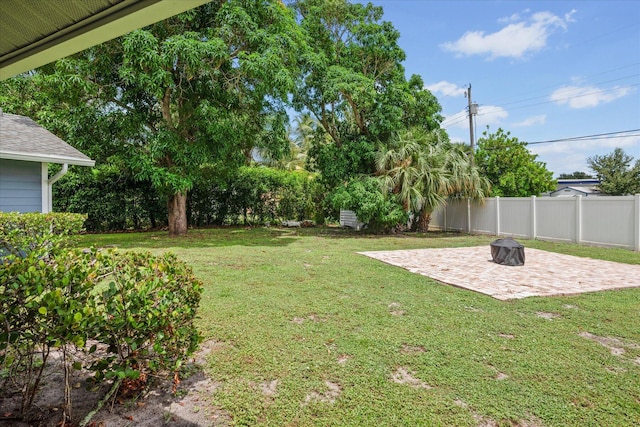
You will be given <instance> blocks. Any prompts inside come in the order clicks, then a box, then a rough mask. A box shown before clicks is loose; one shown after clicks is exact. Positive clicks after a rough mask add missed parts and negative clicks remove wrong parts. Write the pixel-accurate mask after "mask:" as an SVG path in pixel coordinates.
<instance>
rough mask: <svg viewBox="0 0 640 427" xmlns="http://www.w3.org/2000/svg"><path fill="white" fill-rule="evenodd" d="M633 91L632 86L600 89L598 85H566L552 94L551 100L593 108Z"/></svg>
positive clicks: (575, 106) (574, 106) (573, 106)
mask: <svg viewBox="0 0 640 427" xmlns="http://www.w3.org/2000/svg"><path fill="white" fill-rule="evenodd" d="M629 93H631V88H629V87H621V86H616V87H613V88H610V89H600V88H598V87H596V86H564V87H561V88H560V89H558V90H556V91H554V92H553V93H552V94H551V100H552V101H555V102H556V103H558V104H560V105H564V104H568V105H569V107H571V108H576V109H579V108H593V107H597V106H598V105H599V104H605V103H607V102H611V101H614V100H616V99H618V98H622V97H623V96H626V95H628V94H629Z"/></svg>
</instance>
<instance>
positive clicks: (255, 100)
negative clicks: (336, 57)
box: [36, 0, 302, 235]
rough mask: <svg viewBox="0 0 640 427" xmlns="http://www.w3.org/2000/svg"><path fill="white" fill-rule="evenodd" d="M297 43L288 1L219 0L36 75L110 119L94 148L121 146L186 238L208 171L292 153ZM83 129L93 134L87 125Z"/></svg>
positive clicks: (100, 118)
mask: <svg viewBox="0 0 640 427" xmlns="http://www.w3.org/2000/svg"><path fill="white" fill-rule="evenodd" d="M301 45H302V39H301V37H300V31H299V27H298V25H297V23H296V21H295V19H294V17H293V13H292V12H291V11H290V10H289V9H287V8H286V7H285V6H284V5H283V4H282V2H280V1H278V0H214V1H212V2H210V3H208V4H206V5H203V6H201V7H199V8H197V9H194V10H192V11H189V12H186V13H184V14H181V15H178V16H175V17H172V18H169V19H167V20H165V21H163V22H160V23H157V24H154V25H152V26H150V27H147V28H144V29H141V30H138V31H134V32H132V33H130V34H128V35H125V36H123V37H121V38H118V39H115V40H113V41H110V42H107V43H104V44H102V45H99V46H96V47H94V48H92V49H89V50H87V51H85V52H83V53H81V54H78V55H75V56H73V57H71V58H67V59H64V60H61V61H58V62H57V63H56V65H55V66H53V67H46V68H44V69H42V70H39V71H37V72H36V74H37V73H44V74H47V76H46V77H47V79H48V82H49V85H50V87H51V86H55V87H56V92H57V95H55V96H57V97H58V98H60V99H63V100H64V102H65V104H66V105H69V106H70V108H82V109H83V110H84V109H88V110H90V114H89V113H87V114H86V117H89V118H91V117H93V118H94V119H95V121H96V122H98V123H100V122H108V123H109V125H107V126H105V127H100V128H99V129H100V130H101V131H102V132H104V131H107V133H106V135H102V136H101V137H100V136H99V137H98V138H96V139H95V140H94V143H104V144H106V145H115V146H117V151H119V152H120V153H122V155H121V156H120V161H121V162H124V163H125V164H126V168H127V169H129V170H131V171H132V172H133V173H134V174H135V177H136V178H137V179H140V180H148V181H149V182H151V183H152V184H153V186H154V187H155V188H156V189H158V190H160V191H162V192H164V193H165V194H166V195H167V199H168V206H167V207H168V216H169V221H168V224H169V233H170V234H171V235H181V234H185V233H186V232H187V216H186V198H187V192H188V191H189V190H190V189H191V188H192V186H193V184H194V182H195V181H196V180H197V179H198V177H199V176H200V174H201V172H202V170H203V168H208V169H209V170H214V171H219V173H223V172H224V171H225V170H228V169H230V168H235V167H237V166H239V165H241V164H243V163H246V162H247V160H248V159H250V158H251V153H252V151H253V149H254V148H255V147H259V148H261V149H263V150H267V151H270V152H276V153H277V152H278V151H283V150H287V149H288V141H287V138H286V123H287V115H286V112H285V106H286V102H287V97H288V95H289V93H290V92H291V90H292V89H293V86H294V81H295V79H296V77H297V75H298V74H297V60H298V57H299V56H300V52H299V47H300V46H301ZM79 125H82V126H83V127H84V129H85V130H86V132H91V128H92V122H91V121H87V122H85V123H79ZM77 133H83V132H77Z"/></svg>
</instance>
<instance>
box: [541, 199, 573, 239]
mask: <svg viewBox="0 0 640 427" xmlns="http://www.w3.org/2000/svg"><path fill="white" fill-rule="evenodd" d="M536 208H537V209H536V237H538V238H540V239H547V240H560V241H565V242H576V241H577V235H576V214H577V205H576V198H574V197H540V198H538V199H537V200H536Z"/></svg>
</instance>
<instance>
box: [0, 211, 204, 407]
mask: <svg viewBox="0 0 640 427" xmlns="http://www.w3.org/2000/svg"><path fill="white" fill-rule="evenodd" d="M1 218H2V219H6V221H3V222H2V224H3V225H2V229H1V231H0V237H1V238H2V239H3V240H2V241H3V242H7V245H8V246H9V247H12V248H15V247H28V248H29V250H28V251H25V252H24V253H17V254H16V253H9V254H7V255H5V256H4V257H2V258H0V325H2V326H1V327H0V380H3V381H4V384H1V383H0V393H2V392H9V391H10V389H11V387H10V385H14V386H16V387H15V388H16V389H18V390H19V391H20V392H21V393H22V412H23V414H24V413H26V411H28V409H29V407H30V406H31V405H32V403H33V401H34V398H35V396H36V394H37V392H38V387H39V383H40V379H41V377H42V373H43V371H44V368H45V366H47V364H48V359H49V355H50V353H51V351H52V350H54V349H58V350H59V351H61V352H62V354H63V356H64V357H63V360H64V361H65V362H66V363H65V364H64V370H65V376H67V375H68V370H69V367H70V366H73V367H76V368H81V367H85V368H88V369H91V370H93V371H95V378H96V380H103V379H108V378H118V379H136V378H138V377H139V376H140V375H141V374H143V373H145V372H147V371H156V370H160V369H168V370H174V371H175V370H177V369H178V368H179V367H180V364H181V363H182V361H183V360H184V359H185V358H186V356H187V355H188V354H190V353H191V352H193V351H194V350H195V349H196V347H197V344H198V343H199V340H200V336H199V334H198V332H197V330H196V329H195V327H194V324H193V321H194V319H195V316H196V309H197V307H198V304H199V301H200V294H201V291H202V284H201V282H200V281H199V280H198V279H197V278H195V276H194V275H193V272H192V271H191V269H190V268H189V267H188V266H187V265H186V264H185V263H183V262H180V261H179V260H178V259H177V258H176V257H175V256H174V255H171V254H165V255H162V256H153V255H151V254H148V253H134V252H131V253H119V252H116V251H106V252H102V251H98V250H95V249H92V250H84V251H80V250H77V249H76V250H68V249H66V248H65V247H64V245H63V244H62V243H63V242H64V241H65V239H66V238H68V233H70V232H71V231H75V230H78V229H79V228H80V225H81V222H80V220H81V219H82V217H80V216H74V215H60V214H54V215H42V214H29V215H25V216H22V215H18V214H9V215H3V216H2V217H1ZM52 230H55V231H59V232H60V233H61V234H56V233H54V232H53V231H52ZM30 239H32V240H30ZM45 242H46V243H45ZM22 245H26V246H22ZM88 343H91V344H88ZM99 347H103V348H104V349H103V351H102V352H96V350H97V349H98V348H99ZM70 349H75V350H77V351H79V352H80V354H82V353H84V354H85V355H88V354H91V353H93V354H92V359H93V361H92V362H90V363H89V362H86V363H84V364H83V362H82V360H71V359H72V358H71V357H70V356H69V354H70V351H69V350H70ZM64 384H65V396H69V390H68V384H69V382H68V381H64ZM69 406H70V405H69Z"/></svg>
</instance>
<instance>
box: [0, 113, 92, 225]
mask: <svg viewBox="0 0 640 427" xmlns="http://www.w3.org/2000/svg"><path fill="white" fill-rule="evenodd" d="M49 163H57V164H61V165H62V169H61V170H60V172H58V173H57V174H55V175H54V176H52V177H50V176H49V170H48V169H49V168H48V166H49ZM69 165H78V166H94V165H95V162H94V161H93V160H91V159H90V158H89V157H87V156H86V155H84V154H82V153H81V152H80V151H78V150H76V149H75V148H73V147H72V146H70V145H69V144H67V143H66V142H64V141H63V140H62V139H60V138H58V137H57V136H55V135H54V134H52V133H51V132H49V131H48V130H46V129H45V128H43V127H41V126H40V125H38V124H37V123H36V122H34V121H33V120H31V119H30V118H28V117H25V116H19V115H16V114H7V113H2V110H0V211H3V212H42V213H47V212H51V210H52V197H51V188H52V186H53V183H55V182H56V181H57V180H59V179H60V178H62V176H63V175H64V174H66V173H67V170H68V167H69Z"/></svg>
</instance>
